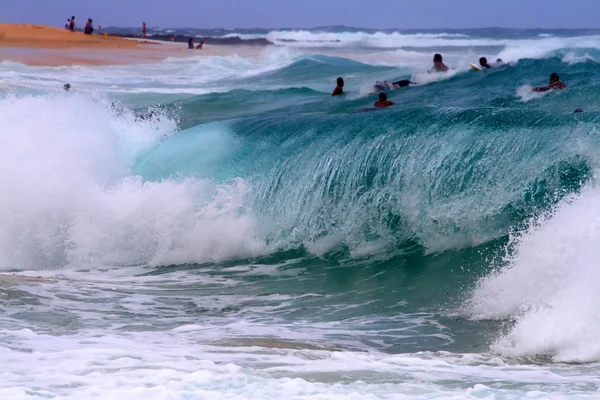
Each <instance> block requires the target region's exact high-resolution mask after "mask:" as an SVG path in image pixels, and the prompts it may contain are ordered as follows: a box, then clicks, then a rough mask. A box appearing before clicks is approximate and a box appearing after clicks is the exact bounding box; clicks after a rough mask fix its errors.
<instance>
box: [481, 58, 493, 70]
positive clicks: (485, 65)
mask: <svg viewBox="0 0 600 400" xmlns="http://www.w3.org/2000/svg"><path fill="white" fill-rule="evenodd" d="M479 65H481V68H492V66H491V65H490V64H488V62H487V58H485V57H481V58H480V59H479Z"/></svg>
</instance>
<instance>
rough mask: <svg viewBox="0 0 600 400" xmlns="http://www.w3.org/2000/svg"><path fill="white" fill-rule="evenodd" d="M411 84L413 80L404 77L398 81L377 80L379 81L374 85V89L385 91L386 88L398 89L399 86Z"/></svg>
mask: <svg viewBox="0 0 600 400" xmlns="http://www.w3.org/2000/svg"><path fill="white" fill-rule="evenodd" d="M411 84H413V82H411V81H409V80H408V79H403V80H400V81H396V82H389V81H383V82H380V81H377V82H375V85H373V89H374V91H375V92H383V91H386V90H392V89H398V88H402V87H406V86H410V85H411Z"/></svg>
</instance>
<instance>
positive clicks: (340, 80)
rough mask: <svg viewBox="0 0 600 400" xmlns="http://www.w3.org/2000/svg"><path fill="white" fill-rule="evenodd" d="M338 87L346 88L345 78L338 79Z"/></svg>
mask: <svg viewBox="0 0 600 400" xmlns="http://www.w3.org/2000/svg"><path fill="white" fill-rule="evenodd" d="M337 85H338V86H339V87H344V78H342V77H339V78H337Z"/></svg>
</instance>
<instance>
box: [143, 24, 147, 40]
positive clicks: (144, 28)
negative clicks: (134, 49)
mask: <svg viewBox="0 0 600 400" xmlns="http://www.w3.org/2000/svg"><path fill="white" fill-rule="evenodd" d="M142 38H144V39H146V23H145V22H142Z"/></svg>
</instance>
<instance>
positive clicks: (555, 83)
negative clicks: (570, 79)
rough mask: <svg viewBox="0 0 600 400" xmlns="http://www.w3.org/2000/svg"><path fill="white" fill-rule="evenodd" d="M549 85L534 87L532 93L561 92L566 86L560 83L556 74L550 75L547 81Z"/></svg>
mask: <svg viewBox="0 0 600 400" xmlns="http://www.w3.org/2000/svg"><path fill="white" fill-rule="evenodd" d="M549 83H550V84H549V85H548V86H540V87H536V88H533V91H534V92H547V91H548V90H562V89H566V88H567V87H568V86H567V85H565V84H564V83H562V82H561V81H560V77H559V76H558V74H557V73H556V72H553V73H552V74H551V75H550V79H549Z"/></svg>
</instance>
